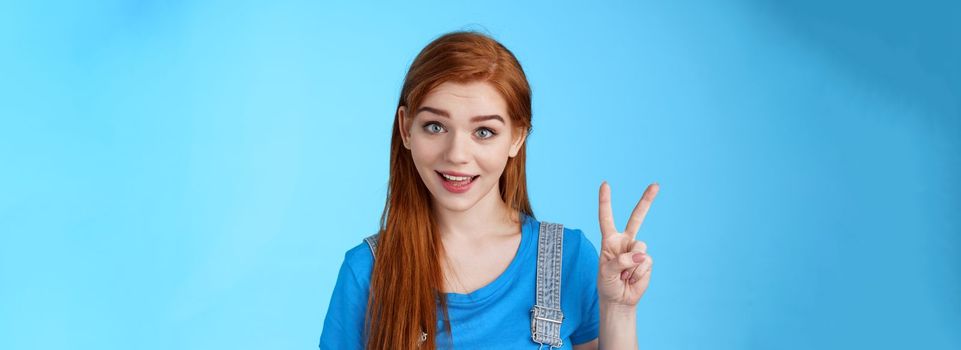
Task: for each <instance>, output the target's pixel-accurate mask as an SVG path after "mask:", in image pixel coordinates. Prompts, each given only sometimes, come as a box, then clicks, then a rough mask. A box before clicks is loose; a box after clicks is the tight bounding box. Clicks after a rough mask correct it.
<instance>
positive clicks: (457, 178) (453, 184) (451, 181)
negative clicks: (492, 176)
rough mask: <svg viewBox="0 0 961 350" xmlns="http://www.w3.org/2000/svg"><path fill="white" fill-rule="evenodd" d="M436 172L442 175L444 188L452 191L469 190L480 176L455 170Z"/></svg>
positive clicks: (462, 191) (461, 191)
mask: <svg viewBox="0 0 961 350" xmlns="http://www.w3.org/2000/svg"><path fill="white" fill-rule="evenodd" d="M436 173H437V176H439V177H440V179H441V183H442V184H443V185H444V189H446V190H447V191H448V192H451V193H464V192H467V190H470V188H471V185H472V184H473V183H474V180H476V179H477V178H478V177H480V175H468V174H463V173H458V172H453V171H445V172H440V171H436Z"/></svg>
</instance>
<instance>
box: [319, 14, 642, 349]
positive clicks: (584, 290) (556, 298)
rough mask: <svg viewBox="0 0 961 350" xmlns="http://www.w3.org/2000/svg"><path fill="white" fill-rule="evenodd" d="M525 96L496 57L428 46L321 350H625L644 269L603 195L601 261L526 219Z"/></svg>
mask: <svg viewBox="0 0 961 350" xmlns="http://www.w3.org/2000/svg"><path fill="white" fill-rule="evenodd" d="M530 131H531V92H530V87H529V85H528V83H527V78H526V77H525V75H524V71H523V69H522V68H521V65H520V63H519V62H518V61H517V59H516V58H515V57H514V55H513V54H512V53H511V52H510V51H509V50H508V49H507V48H505V47H504V46H503V45H501V44H500V43H498V42H497V41H495V40H493V39H491V38H490V37H488V36H486V35H483V34H479V33H473V32H454V33H449V34H446V35H443V36H441V37H439V38H437V39H436V40H434V41H433V42H431V43H430V44H428V45H427V46H426V47H425V48H424V49H423V50H422V51H421V52H420V54H419V55H418V56H417V58H416V59H415V60H414V62H413V63H412V64H411V66H410V69H409V70H408V72H407V76H406V78H405V80H404V85H403V88H402V90H401V93H400V101H399V102H398V104H397V110H396V115H395V117H394V127H393V135H392V138H391V143H390V147H391V150H390V179H389V183H388V191H387V201H386V204H385V206H384V212H383V215H382V216H381V220H380V226H381V228H380V231H379V232H378V233H376V234H374V235H371V236H369V237H367V238H365V239H364V240H363V241H362V242H360V243H359V244H358V245H357V246H356V247H354V248H353V249H350V250H349V251H348V252H347V253H346V255H345V258H344V262H343V265H341V268H340V275H339V276H338V277H337V283H336V285H335V287H334V292H333V295H332V297H331V301H330V307H329V309H328V311H327V316H326V319H325V321H324V329H323V332H322V334H321V337H320V348H321V349H338V350H340V349H453V348H457V349H499V350H506V349H538V348H544V349H547V348H562V349H577V350H583V349H636V348H637V332H636V320H635V317H636V312H635V311H636V307H637V303H638V301H639V300H640V298H641V296H642V295H643V294H644V291H645V290H646V289H647V286H648V284H649V282H650V277H651V267H652V266H653V263H654V260H653V259H652V258H651V257H650V256H648V255H647V254H646V250H647V247H646V245H645V244H644V242H642V241H637V240H635V235H636V233H637V231H638V229H639V228H640V226H641V222H642V221H643V220H644V216H645V215H646V213H647V211H648V209H649V208H650V205H651V203H652V201H653V200H654V197H655V196H656V195H657V191H658V186H657V184H652V185H650V186H648V188H647V190H646V191H645V192H644V194H643V195H642V196H641V199H640V201H639V202H638V204H637V206H636V207H635V208H634V212H633V213H632V215H631V218H630V219H629V221H628V223H627V227H626V229H625V230H624V231H623V232H620V231H618V230H617V228H616V227H615V224H614V218H613V215H612V214H611V201H610V198H611V195H610V187H609V186H608V185H607V183H602V184H601V187H600V191H599V192H600V193H599V206H598V208H599V209H598V221H599V224H600V230H601V235H602V239H601V249H600V254H598V253H597V250H595V247H594V246H593V244H592V243H591V242H590V241H589V240H588V239H587V238H586V237H585V235H584V233H583V232H582V231H580V230H578V229H572V228H566V227H563V225H561V224H559V223H554V222H547V221H539V220H537V219H536V218H535V217H534V212H533V210H531V205H530V202H529V201H528V197H527V185H526V181H527V179H526V173H525V159H526V156H527V154H526V152H525V150H526V146H525V141H526V139H527V135H528V134H529V133H530Z"/></svg>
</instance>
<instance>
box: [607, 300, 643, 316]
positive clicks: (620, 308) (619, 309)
mask: <svg viewBox="0 0 961 350" xmlns="http://www.w3.org/2000/svg"><path fill="white" fill-rule="evenodd" d="M600 311H601V313H602V314H604V315H606V316H608V317H611V316H613V317H618V318H624V317H630V318H635V317H637V305H624V304H618V303H612V302H601V303H600Z"/></svg>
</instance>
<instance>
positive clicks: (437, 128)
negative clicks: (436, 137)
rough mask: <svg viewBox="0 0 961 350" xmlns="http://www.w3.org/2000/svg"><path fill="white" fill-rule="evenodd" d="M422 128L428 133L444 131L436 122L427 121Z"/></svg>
mask: <svg viewBox="0 0 961 350" xmlns="http://www.w3.org/2000/svg"><path fill="white" fill-rule="evenodd" d="M424 130H427V132H428V133H431V134H436V133H439V132H442V131H444V127H443V126H440V124H437V123H435V122H429V123H427V124H424Z"/></svg>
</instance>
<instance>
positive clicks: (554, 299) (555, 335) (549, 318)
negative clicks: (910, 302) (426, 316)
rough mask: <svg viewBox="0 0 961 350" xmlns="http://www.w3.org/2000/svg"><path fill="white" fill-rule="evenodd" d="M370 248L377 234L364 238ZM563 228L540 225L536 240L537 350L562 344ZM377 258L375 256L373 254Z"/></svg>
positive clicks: (533, 311) (422, 337)
mask: <svg viewBox="0 0 961 350" xmlns="http://www.w3.org/2000/svg"><path fill="white" fill-rule="evenodd" d="M364 241H366V242H367V245H368V246H370V252H371V254H374V253H375V251H376V248H377V235H376V234H374V235H371V236H369V237H367V238H364ZM563 242H564V225H561V224H555V223H549V222H543V221H542V222H541V227H540V235H539V238H538V240H537V281H536V294H537V295H536V300H535V305H534V307H533V308H531V340H533V341H534V342H535V343H537V344H540V346H538V349H541V348H542V347H544V345H547V346H548V347H550V348H551V349H553V348H560V347H561V346H563V345H564V341H563V340H561V322H562V321H563V320H564V313H563V312H562V311H561V258H562V257H563V256H564V253H563ZM374 256H375V257H376V256H377V255H376V254H374ZM425 340H427V333H423V332H421V335H420V342H421V343H422V342H424V341H425Z"/></svg>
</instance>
